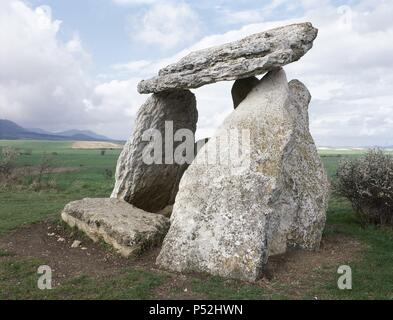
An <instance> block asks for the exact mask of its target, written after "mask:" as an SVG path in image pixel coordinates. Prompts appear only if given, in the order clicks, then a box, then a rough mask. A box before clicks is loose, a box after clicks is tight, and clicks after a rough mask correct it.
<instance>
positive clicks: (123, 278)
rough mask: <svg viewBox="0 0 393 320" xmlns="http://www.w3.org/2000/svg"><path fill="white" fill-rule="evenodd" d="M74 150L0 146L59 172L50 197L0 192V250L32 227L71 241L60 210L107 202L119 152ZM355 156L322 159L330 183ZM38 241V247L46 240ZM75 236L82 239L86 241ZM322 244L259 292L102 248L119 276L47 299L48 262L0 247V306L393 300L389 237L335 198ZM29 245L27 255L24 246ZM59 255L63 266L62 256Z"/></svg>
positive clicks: (81, 283)
mask: <svg viewBox="0 0 393 320" xmlns="http://www.w3.org/2000/svg"><path fill="white" fill-rule="evenodd" d="M71 144H72V143H71V142H38V141H0V148H1V147H3V146H13V147H15V148H18V149H19V150H21V151H22V153H23V155H22V156H21V158H20V159H19V160H18V166H26V165H29V166H35V165H37V164H38V163H39V162H40V159H41V158H42V155H43V154H44V153H47V154H52V155H53V157H54V158H55V166H56V167H57V168H61V169H62V170H58V172H55V173H52V174H51V177H48V178H50V179H54V180H55V181H56V188H54V189H53V190H49V191H40V192H35V191H32V190H30V189H28V188H27V187H26V188H12V189H2V190H0V243H1V239H2V238H3V239H8V238H7V237H11V238H12V237H13V234H14V232H19V231H18V230H23V226H25V228H26V226H27V227H28V226H30V225H33V226H34V225H37V224H40V223H41V221H43V220H45V221H46V220H49V221H50V223H52V224H53V225H58V226H60V227H59V228H60V229H59V230H60V231H61V232H63V234H66V235H67V236H69V237H70V238H72V237H74V236H75V231H73V230H68V229H67V228H65V227H64V226H62V225H61V224H59V222H58V221H59V213H60V211H61V209H62V208H63V207H64V205H65V204H66V203H68V202H69V201H72V200H77V199H81V198H84V197H106V196H108V195H109V194H110V192H111V190H112V187H113V182H114V180H113V179H114V178H113V176H111V175H110V174H108V172H111V173H114V171H115V166H116V160H117V157H118V155H119V153H120V150H107V151H106V152H105V154H104V155H102V154H101V151H100V150H77V149H72V148H71ZM359 154H360V152H356V151H355V152H343V153H340V152H337V153H335V152H334V151H332V150H329V151H327V152H325V151H323V152H321V156H322V160H323V162H324V165H325V166H326V169H327V171H328V173H329V176H330V177H333V176H334V173H335V170H336V168H337V164H338V161H339V160H340V159H341V158H343V157H356V156H358V155H359ZM61 228H63V229H61ZM27 230H36V229H34V228H32V229H27ZM60 231H59V232H60ZM28 236H29V235H27V237H28ZM35 236H36V237H37V239H40V237H45V236H46V235H45V234H42V235H40V234H38V235H35ZM77 236H78V237H82V238H83V235H80V234H77ZM4 241H5V240H4ZM45 241H46V240H45ZM83 241H84V242H85V243H87V245H88V246H91V247H92V248H95V247H94V244H92V243H91V242H89V240H87V239H84V238H83ZM324 241H325V242H326V245H325V246H324V248H325V249H323V250H321V252H319V253H299V255H300V256H299V257H301V259H298V260H302V259H303V260H302V261H303V262H304V263H303V264H304V265H302V264H301V261H295V262H293V261H292V260H293V259H292V258H293V256H288V257H283V258H282V259H283V260H282V261H285V264H286V265H287V266H288V269H285V268H284V269H282V268H281V269H282V270H281V269H280V264H282V262H280V261H281V260H277V262H276V265H275V266H276V267H277V270H278V271H277V272H276V273H275V272H273V274H272V276H271V277H268V278H267V279H262V280H261V281H259V282H258V283H256V284H249V283H245V282H239V281H229V280H224V279H220V278H217V277H210V276H206V275H196V274H194V275H176V274H172V273H167V272H163V271H160V270H157V269H156V268H155V267H154V259H151V260H149V259H148V258H146V259H147V260H143V261H141V262H136V263H134V262H125V261H123V260H124V259H120V258H117V257H116V256H115V255H114V254H113V253H112V252H110V250H109V249H108V248H107V247H106V246H104V245H101V244H99V245H98V246H99V247H98V248H95V250H96V251H97V252H98V254H100V255H106V254H107V252H109V253H108V254H110V255H113V257H112V259H114V261H118V260H116V259H119V261H121V262H119V265H120V267H117V271H116V272H112V273H110V274H109V275H108V273H104V272H101V273H95V272H93V271H94V270H90V269H86V270H84V271H83V272H81V273H79V274H77V275H72V276H70V277H66V278H65V279H64V280H62V282H61V285H57V286H55V287H54V289H53V290H46V291H41V290H39V289H38V288H37V278H38V275H37V268H38V266H39V265H43V264H46V263H48V261H47V259H46V258H45V255H41V256H40V257H36V256H34V254H26V255H22V254H18V253H15V252H12V251H8V250H4V249H1V247H0V299H62V298H67V299H82V298H87V299H151V298H159V299H176V298H180V299H182V298H184V299H187V298H201V299H204V298H210V299H291V298H296V299H315V298H318V299H335V298H338V299H393V232H392V230H391V229H380V228H374V227H369V228H367V229H362V228H361V227H360V225H359V223H358V221H357V220H356V218H355V216H354V214H353V211H352V209H351V207H350V205H349V204H348V203H347V202H346V201H344V200H343V199H339V198H336V197H334V196H333V197H332V199H331V201H330V207H329V211H328V222H327V226H326V230H325V235H324ZM26 243H27V245H26V246H27V248H26V252H28V251H29V248H28V244H29V239H27V240H26ZM32 243H33V240H32ZM33 245H34V244H32V246H33ZM340 250H341V251H342V252H341V251H340ZM57 254H58V255H59V259H60V258H61V252H60V253H57ZM64 254H66V253H64ZM78 254H82V253H78ZM43 257H44V258H43ZM93 257H94V255H93ZM294 257H295V258H296V257H297V256H296V255H295V256H294ZM48 259H49V258H48ZM291 259H292V260H291ZM90 260H93V258H91V259H90ZM273 260H274V259H273ZM307 263H309V265H308V264H307ZM70 264H72V261H71V260H70ZM273 264H274V262H273ZM344 264H349V265H350V266H351V268H352V272H353V289H352V290H345V291H342V290H339V289H338V288H337V279H338V277H339V275H338V274H337V268H338V267H339V266H340V265H344ZM276 267H275V268H276ZM274 270H276V269H274ZM274 270H273V271H274ZM280 270H281V271H280ZM55 272H56V271H55ZM105 272H106V271H105Z"/></svg>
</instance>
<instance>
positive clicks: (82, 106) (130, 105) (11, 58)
mask: <svg viewBox="0 0 393 320" xmlns="http://www.w3.org/2000/svg"><path fill="white" fill-rule="evenodd" d="M60 26H61V22H60V21H58V20H54V19H53V18H52V14H51V10H50V8H49V7H47V6H45V7H37V8H35V9H32V8H30V7H29V6H27V5H26V4H24V3H23V2H22V1H18V0H7V1H1V2H0V44H1V45H0V118H5V119H10V120H13V121H15V122H17V123H19V124H21V125H23V126H25V127H42V128H44V129H47V130H53V131H60V130H63V129H71V128H82V129H84V128H90V129H100V133H103V134H108V135H109V136H113V137H116V138H120V137H121V138H123V137H126V136H127V135H128V134H129V131H130V129H131V128H132V125H133V124H132V119H133V115H134V114H135V110H136V109H137V105H136V104H137V103H138V104H139V103H140V100H138V97H139V95H138V94H137V92H136V90H133V88H136V83H137V80H135V79H130V80H127V81H112V82H108V83H101V84H96V83H95V82H94V81H93V80H92V79H90V77H89V76H88V73H87V70H85V66H86V65H89V63H90V56H89V55H88V54H87V53H86V52H85V50H84V49H83V45H82V41H81V40H80V38H79V36H78V35H77V34H75V35H74V36H73V37H72V38H71V39H70V40H69V41H67V42H62V41H60V40H59V38H58V32H59V30H60Z"/></svg>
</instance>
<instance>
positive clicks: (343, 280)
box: [337, 265, 352, 290]
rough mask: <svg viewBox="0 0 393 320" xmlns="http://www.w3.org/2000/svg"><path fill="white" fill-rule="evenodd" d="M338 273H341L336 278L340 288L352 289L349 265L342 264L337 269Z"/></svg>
mask: <svg viewBox="0 0 393 320" xmlns="http://www.w3.org/2000/svg"><path fill="white" fill-rule="evenodd" d="M337 273H338V274H342V276H340V277H339V278H338V280H337V286H338V288H339V289H340V290H352V269H351V267H350V266H347V265H343V266H340V267H339V268H338V269H337Z"/></svg>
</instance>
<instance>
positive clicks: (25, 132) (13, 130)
mask: <svg viewBox="0 0 393 320" xmlns="http://www.w3.org/2000/svg"><path fill="white" fill-rule="evenodd" d="M22 139H27V140H55V141H57V140H60V141H61V140H62V141H65V140H75V141H116V140H115V139H111V138H108V137H106V136H103V135H99V134H96V133H95V132H93V131H90V130H77V129H72V130H66V131H61V132H49V131H46V130H43V129H39V128H31V129H28V128H24V127H22V126H20V125H18V124H17V123H15V122H13V121H11V120H7V119H0V140H22Z"/></svg>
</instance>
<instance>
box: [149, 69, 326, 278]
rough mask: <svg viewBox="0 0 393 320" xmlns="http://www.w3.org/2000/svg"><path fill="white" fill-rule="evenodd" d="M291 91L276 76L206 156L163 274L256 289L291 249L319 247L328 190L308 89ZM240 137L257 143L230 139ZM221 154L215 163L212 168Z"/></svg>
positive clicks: (166, 252) (190, 181)
mask: <svg viewBox="0 0 393 320" xmlns="http://www.w3.org/2000/svg"><path fill="white" fill-rule="evenodd" d="M290 88H291V89H290ZM290 88H289V86H288V82H287V79H286V76H285V73H284V71H283V70H282V69H280V70H276V71H272V72H270V73H268V74H267V75H266V76H265V77H264V78H263V79H262V80H261V81H260V83H259V84H258V85H257V86H256V87H255V88H254V89H253V90H252V91H251V92H250V93H249V94H248V96H247V97H246V99H245V100H244V101H243V102H242V103H241V104H240V105H239V106H238V108H237V109H236V110H235V111H234V112H233V113H232V114H231V115H230V116H229V117H228V118H227V119H226V120H225V122H224V124H223V125H222V126H221V128H220V129H219V130H218V131H217V133H216V134H215V135H214V136H213V137H212V138H211V139H210V140H209V142H208V143H207V144H206V145H205V147H204V148H202V149H201V151H200V152H199V153H198V155H197V157H196V159H195V160H194V162H193V163H192V165H191V166H190V167H189V168H188V170H187V171H186V173H185V174H184V176H183V178H182V180H181V183H180V189H179V193H178V195H177V198H176V203H175V205H174V210H173V214H172V216H171V227H170V230H169V232H168V234H167V236H166V238H165V240H164V244H163V247H162V250H161V252H160V255H159V256H158V258H157V263H158V264H159V265H160V266H162V267H163V268H166V269H170V270H174V271H180V272H181V271H197V272H207V273H211V274H214V275H219V276H223V277H228V278H236V279H242V280H249V281H254V280H256V279H258V278H259V277H260V276H261V273H262V270H263V266H264V264H265V263H266V262H267V259H268V256H269V255H272V254H276V253H282V252H284V251H285V250H286V247H287V245H299V246H301V247H304V248H311V249H312V248H316V247H318V245H319V240H320V235H321V234H322V230H323V227H324V222H325V209H326V203H327V196H328V182H327V178H326V175H325V173H324V170H323V168H322V165H321V163H320V161H319V159H318V155H317V154H316V149H315V145H314V144H313V141H312V139H311V137H310V136H309V133H308V123H307V121H306V112H307V105H308V102H309V99H308V97H307V93H306V91H305V88H304V87H302V86H301V85H300V84H299V83H297V82H292V83H291V85H290ZM233 131H236V132H238V134H239V136H240V135H241V133H242V132H246V133H247V132H248V133H249V135H248V138H249V139H248V140H247V139H241V142H240V140H239V139H238V140H236V139H235V140H231V139H230V138H229V139H228V135H230V134H231V133H230V132H233ZM239 142H240V143H239ZM216 151H217V155H218V156H217V157H216V160H217V161H216V162H215V163H213V162H211V161H208V162H206V161H205V160H204V159H206V157H207V159H209V156H211V155H212V154H215V152H216ZM206 154H207V156H206ZM222 159H224V161H223V160H222ZM228 160H229V161H228ZM304 176H306V177H304Z"/></svg>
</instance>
